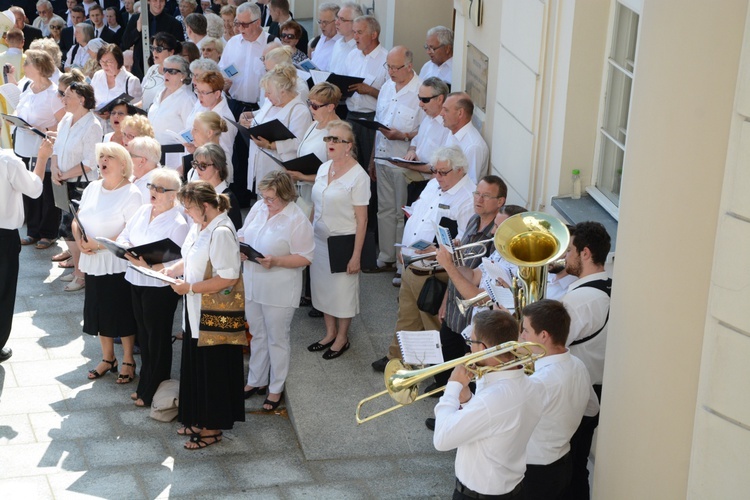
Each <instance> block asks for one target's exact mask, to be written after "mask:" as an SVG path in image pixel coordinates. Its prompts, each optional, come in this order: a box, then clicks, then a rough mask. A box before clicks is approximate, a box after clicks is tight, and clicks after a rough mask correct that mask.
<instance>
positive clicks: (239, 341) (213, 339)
mask: <svg viewBox="0 0 750 500" xmlns="http://www.w3.org/2000/svg"><path fill="white" fill-rule="evenodd" d="M209 246H210V243H209ZM212 275H213V272H212V266H211V259H209V260H208V262H207V263H206V273H205V274H204V277H203V279H204V280H207V279H210V278H211V276H212ZM223 344H228V345H241V346H246V345H248V343H247V336H246V335H245V284H244V282H243V280H242V275H240V278H239V279H238V280H237V283H235V284H234V285H233V286H232V287H231V288H225V289H224V290H219V291H218V292H213V293H204V294H202V295H201V314H200V327H199V331H198V347H206V346H214V345H223Z"/></svg>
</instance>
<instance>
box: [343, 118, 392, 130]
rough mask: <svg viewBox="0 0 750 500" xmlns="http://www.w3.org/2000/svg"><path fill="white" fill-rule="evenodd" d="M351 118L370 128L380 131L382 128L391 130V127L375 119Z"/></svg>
mask: <svg viewBox="0 0 750 500" xmlns="http://www.w3.org/2000/svg"><path fill="white" fill-rule="evenodd" d="M350 120H351V121H352V122H354V123H357V124H359V125H362V126H363V127H365V128H369V129H370V130H374V131H376V132H377V131H378V130H379V129H381V128H384V129H386V130H390V128H389V127H386V126H385V125H383V124H382V123H380V122H376V121H375V120H368V119H367V118H350Z"/></svg>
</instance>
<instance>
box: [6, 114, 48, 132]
mask: <svg viewBox="0 0 750 500" xmlns="http://www.w3.org/2000/svg"><path fill="white" fill-rule="evenodd" d="M0 116H2V117H3V120H5V121H6V122H8V123H10V124H11V125H15V126H16V127H17V128H20V129H23V130H28V131H29V132H33V133H35V134H36V135H38V136H39V137H42V138H45V137H47V135H46V134H45V133H44V132H42V131H41V130H39V129H38V128H34V127H33V126H31V124H29V123H28V122H26V120H24V119H23V118H19V117H17V116H13V115H6V114H5V113H0Z"/></svg>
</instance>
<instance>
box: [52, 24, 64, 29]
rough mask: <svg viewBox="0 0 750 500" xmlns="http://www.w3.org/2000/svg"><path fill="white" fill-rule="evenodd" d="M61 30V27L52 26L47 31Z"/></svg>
mask: <svg viewBox="0 0 750 500" xmlns="http://www.w3.org/2000/svg"><path fill="white" fill-rule="evenodd" d="M62 28H63V27H62V26H55V25H52V26H50V27H49V29H51V30H61V29H62Z"/></svg>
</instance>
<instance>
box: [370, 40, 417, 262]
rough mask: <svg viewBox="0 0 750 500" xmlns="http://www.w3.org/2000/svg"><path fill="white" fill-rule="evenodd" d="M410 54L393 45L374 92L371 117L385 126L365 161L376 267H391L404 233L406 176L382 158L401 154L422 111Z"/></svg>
mask: <svg viewBox="0 0 750 500" xmlns="http://www.w3.org/2000/svg"><path fill="white" fill-rule="evenodd" d="M412 60H413V54H412V52H411V50H409V49H408V48H406V47H404V46H400V45H399V46H396V47H393V48H392V49H391V50H390V52H388V56H387V58H386V66H387V68H388V75H389V76H390V79H389V80H388V81H387V82H385V83H384V84H383V87H382V89H381V91H380V94H379V95H378V101H377V111H376V112H375V120H376V121H377V122H379V123H382V124H383V125H385V126H386V127H388V129H384V128H381V129H379V130H378V131H377V132H376V134H375V148H374V149H373V156H372V158H371V160H370V162H369V172H370V176H372V177H376V178H377V180H378V182H377V186H378V188H377V189H378V241H379V247H380V252H379V254H378V259H377V260H378V263H377V265H378V267H388V268H393V265H394V264H395V263H396V253H397V252H396V247H395V246H394V245H395V244H396V243H398V242H400V241H401V238H402V236H403V233H404V213H403V210H402V209H401V207H403V206H404V205H406V177H405V176H404V171H403V170H402V169H400V168H399V167H397V166H396V165H394V164H393V163H391V162H389V161H387V160H384V159H383V158H388V157H397V158H401V157H403V156H404V155H405V154H406V151H407V149H408V147H409V141H411V139H412V138H413V137H414V136H415V135H417V130H418V127H419V123H420V122H421V121H422V117H423V116H424V112H423V111H422V109H421V108H420V107H419V99H418V98H417V96H418V95H419V87H420V80H419V77H418V76H417V74H416V73H415V72H414V68H413V64H412Z"/></svg>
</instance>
